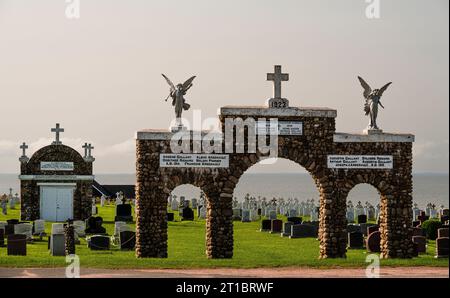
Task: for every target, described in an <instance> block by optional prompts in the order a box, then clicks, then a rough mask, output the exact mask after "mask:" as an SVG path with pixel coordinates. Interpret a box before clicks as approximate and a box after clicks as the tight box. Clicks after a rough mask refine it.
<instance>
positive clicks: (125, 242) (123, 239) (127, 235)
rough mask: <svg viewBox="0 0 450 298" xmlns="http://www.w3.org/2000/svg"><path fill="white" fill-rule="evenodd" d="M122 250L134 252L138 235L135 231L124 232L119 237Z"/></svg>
mask: <svg viewBox="0 0 450 298" xmlns="http://www.w3.org/2000/svg"><path fill="white" fill-rule="evenodd" d="M119 239H120V249H124V250H125V249H126V250H133V249H134V247H135V245H136V233H135V232H133V231H122V232H120V235H119Z"/></svg>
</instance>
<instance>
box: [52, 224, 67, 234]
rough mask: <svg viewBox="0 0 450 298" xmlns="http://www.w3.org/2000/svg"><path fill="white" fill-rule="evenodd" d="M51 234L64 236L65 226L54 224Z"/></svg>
mask: <svg viewBox="0 0 450 298" xmlns="http://www.w3.org/2000/svg"><path fill="white" fill-rule="evenodd" d="M51 234H52V235H54V234H64V224H63V223H54V224H52V230H51Z"/></svg>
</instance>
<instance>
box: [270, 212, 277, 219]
mask: <svg viewBox="0 0 450 298" xmlns="http://www.w3.org/2000/svg"><path fill="white" fill-rule="evenodd" d="M269 219H270V220H273V219H277V212H276V211H275V210H270V211H269Z"/></svg>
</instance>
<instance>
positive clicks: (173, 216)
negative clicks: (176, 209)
mask: <svg viewBox="0 0 450 298" xmlns="http://www.w3.org/2000/svg"><path fill="white" fill-rule="evenodd" d="M174 219H175V214H173V213H171V212H169V213H167V221H173V220H174Z"/></svg>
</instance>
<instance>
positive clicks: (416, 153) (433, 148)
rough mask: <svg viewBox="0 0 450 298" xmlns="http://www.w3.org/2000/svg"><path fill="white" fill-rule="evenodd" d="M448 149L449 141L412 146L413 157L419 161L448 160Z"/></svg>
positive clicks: (419, 143)
mask: <svg viewBox="0 0 450 298" xmlns="http://www.w3.org/2000/svg"><path fill="white" fill-rule="evenodd" d="M448 148H449V140H442V141H429V140H428V141H422V142H417V143H414V145H413V157H414V158H420V159H441V160H442V159H444V160H448V158H449V153H448Z"/></svg>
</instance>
